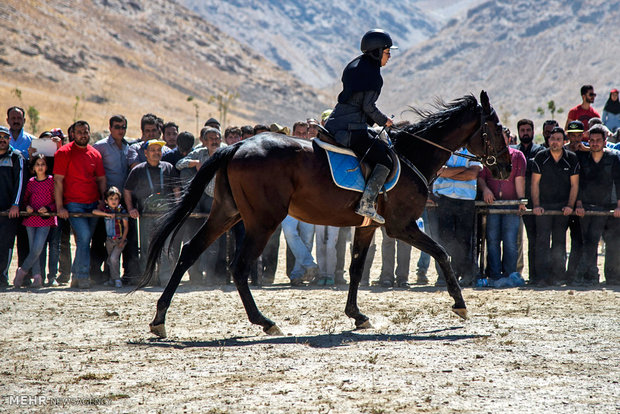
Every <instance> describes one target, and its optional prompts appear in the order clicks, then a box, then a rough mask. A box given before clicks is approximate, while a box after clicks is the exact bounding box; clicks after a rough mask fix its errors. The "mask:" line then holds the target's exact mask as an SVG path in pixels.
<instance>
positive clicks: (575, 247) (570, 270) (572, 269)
mask: <svg viewBox="0 0 620 414" xmlns="http://www.w3.org/2000/svg"><path fill="white" fill-rule="evenodd" d="M583 132H584V127H583V123H582V122H581V121H571V122H569V123H568V129H567V130H566V136H567V137H568V144H567V145H566V149H567V150H569V151H572V152H574V153H575V154H576V155H577V159H579V156H580V154H581V155H588V153H589V151H590V149H589V148H587V147H586V146H585V145H583V141H584V136H583ZM568 230H569V232H570V255H569V256H568V266H567V269H566V280H567V282H569V283H572V282H573V281H574V280H581V279H583V277H584V269H583V268H582V266H581V263H582V261H581V255H582V252H583V234H582V232H581V220H580V217H579V216H577V215H573V216H570V217H569V218H568Z"/></svg>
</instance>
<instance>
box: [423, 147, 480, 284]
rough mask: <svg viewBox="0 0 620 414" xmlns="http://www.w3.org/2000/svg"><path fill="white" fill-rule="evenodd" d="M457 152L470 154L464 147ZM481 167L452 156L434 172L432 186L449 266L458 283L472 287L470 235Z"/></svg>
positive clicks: (473, 278)
mask: <svg viewBox="0 0 620 414" xmlns="http://www.w3.org/2000/svg"><path fill="white" fill-rule="evenodd" d="M459 153H462V154H467V155H472V154H471V153H470V152H469V151H467V150H466V149H462V150H461V151H459ZM481 168H482V166H481V164H480V163H479V162H476V161H471V160H468V159H466V158H463V157H458V156H456V155H452V156H451V157H450V159H449V160H448V162H447V163H446V165H445V166H443V167H442V168H441V169H440V170H439V172H438V173H437V175H438V176H439V178H437V180H436V181H435V184H434V185H433V194H434V196H435V197H436V202H437V208H436V209H435V215H436V217H437V230H438V234H436V235H433V237H437V238H438V239H439V240H438V241H439V243H440V244H441V245H442V246H443V247H444V248H445V249H446V251H447V252H448V254H449V255H450V258H451V263H452V268H453V270H454V272H455V273H456V275H457V276H458V277H459V278H460V280H459V283H460V284H461V286H471V284H472V282H473V281H474V280H475V276H476V273H477V268H476V265H475V261H474V257H473V234H474V216H475V211H476V210H475V209H476V206H475V199H476V184H477V179H478V174H479V173H480V170H481ZM437 273H438V274H439V277H438V279H437V285H444V284H445V279H444V277H443V274H442V273H441V272H440V271H439V269H438V270H437Z"/></svg>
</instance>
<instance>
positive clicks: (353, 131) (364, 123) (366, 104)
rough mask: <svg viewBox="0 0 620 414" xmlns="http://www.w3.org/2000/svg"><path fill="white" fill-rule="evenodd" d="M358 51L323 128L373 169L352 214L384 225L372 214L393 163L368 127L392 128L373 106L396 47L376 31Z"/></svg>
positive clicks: (364, 38) (369, 33) (347, 69)
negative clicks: (384, 72)
mask: <svg viewBox="0 0 620 414" xmlns="http://www.w3.org/2000/svg"><path fill="white" fill-rule="evenodd" d="M360 49H361V51H362V52H363V54H362V55H361V56H358V57H357V58H355V59H353V60H352V61H351V62H350V63H349V64H348V65H347V66H346V67H345V69H344V72H343V74H342V92H340V94H339V95H338V103H337V104H336V107H335V108H334V110H333V112H332V113H331V115H330V116H329V118H328V119H327V122H326V123H325V128H326V129H327V130H328V131H329V132H330V133H331V134H332V135H333V136H334V138H335V139H336V141H338V143H339V144H341V145H343V146H345V147H348V148H350V149H352V150H353V152H355V154H356V155H357V157H358V158H359V159H360V160H362V159H363V160H364V161H365V162H367V163H369V164H370V165H371V166H372V167H374V168H373V170H372V173H371V175H370V178H369V179H368V181H367V182H366V188H365V189H364V193H363V194H362V198H361V200H360V202H359V205H358V206H357V209H356V210H355V212H356V213H357V214H359V215H361V216H364V217H368V218H370V219H372V220H374V221H376V222H377V223H379V224H384V223H385V220H384V219H383V217H381V216H380V215H379V214H378V213H377V211H376V210H375V202H376V200H377V195H378V194H379V191H380V189H381V187H383V184H385V179H386V178H387V176H388V174H389V173H390V167H391V166H392V162H391V160H390V157H389V156H388V154H387V148H386V147H385V145H384V144H383V143H382V142H381V141H380V140H379V139H378V138H375V137H374V136H372V135H370V133H369V129H368V127H369V126H372V125H374V124H377V125H380V126H385V127H391V126H392V125H393V123H392V120H391V119H389V118H388V117H387V116H385V115H384V114H383V113H381V111H379V109H377V106H376V105H375V102H376V101H377V99H378V98H379V94H381V87H382V86H383V78H382V77H381V71H380V69H381V67H382V66H385V65H386V63H387V62H388V60H389V59H390V50H391V49H397V47H396V46H393V45H392V38H391V37H390V35H389V34H387V33H386V32H384V31H383V30H379V29H375V30H370V31H369V32H367V33H366V34H365V35H364V37H362V42H361V46H360Z"/></svg>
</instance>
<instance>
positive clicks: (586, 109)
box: [564, 85, 601, 129]
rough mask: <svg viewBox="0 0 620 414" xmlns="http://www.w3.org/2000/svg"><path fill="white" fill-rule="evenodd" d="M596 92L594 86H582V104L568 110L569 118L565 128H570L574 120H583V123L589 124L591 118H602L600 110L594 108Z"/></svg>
mask: <svg viewBox="0 0 620 414" xmlns="http://www.w3.org/2000/svg"><path fill="white" fill-rule="evenodd" d="M595 98H596V94H595V93H594V86H592V85H583V86H582V87H581V101H582V102H581V104H579V105H577V106H576V107H574V108H572V109H571V110H570V111H568V119H566V125H565V126H564V129H568V124H569V123H571V122H572V121H581V123H582V124H583V125H588V121H589V120H590V118H595V117H596V118H600V117H601V116H600V115H599V113H598V112H596V110H595V109H594V108H592V104H593V103H594V99H595Z"/></svg>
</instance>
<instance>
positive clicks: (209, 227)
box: [136, 91, 511, 337]
mask: <svg viewBox="0 0 620 414" xmlns="http://www.w3.org/2000/svg"><path fill="white" fill-rule="evenodd" d="M436 109H437V112H435V113H431V112H428V111H418V110H414V111H415V112H416V113H417V114H418V115H421V116H422V117H423V119H422V120H421V121H420V122H419V123H417V124H415V125H410V126H408V127H406V128H405V129H404V130H400V131H398V132H396V133H394V134H393V136H392V140H393V142H394V151H395V153H396V154H397V156H398V157H399V158H400V159H401V161H402V162H401V174H400V179H399V181H398V183H397V184H396V186H395V187H394V188H393V189H392V190H390V192H389V194H388V196H387V197H385V196H384V197H379V200H378V205H377V211H378V212H379V214H381V215H382V216H383V217H384V218H385V229H386V233H387V234H388V236H390V237H392V238H396V239H399V240H403V241H405V242H406V243H409V244H410V245H412V246H414V247H416V248H417V249H419V250H422V251H424V252H426V253H428V254H430V255H431V256H432V257H433V258H434V259H435V260H436V261H437V263H439V266H440V267H441V269H442V270H443V273H444V275H445V279H446V285H447V289H448V293H449V294H450V296H451V297H452V298H453V299H454V305H453V307H452V310H453V311H454V312H455V313H456V314H457V315H459V316H460V317H462V318H466V317H467V309H466V306H465V301H464V300H463V296H462V294H461V288H460V286H459V284H458V281H457V278H456V276H455V274H454V272H453V270H452V268H451V266H450V262H449V256H448V254H447V253H446V251H445V250H444V249H443V248H442V247H441V246H440V245H439V244H437V243H436V242H435V241H433V239H431V238H430V237H429V236H427V235H426V234H425V233H423V232H422V231H421V230H420V229H419V228H418V226H417V224H416V219H417V218H418V217H420V215H421V214H422V212H423V210H424V206H425V205H426V199H427V196H428V191H429V188H428V182H429V181H430V180H431V179H432V178H433V177H434V176H435V174H436V173H437V171H438V170H439V168H440V167H441V166H442V165H444V164H445V162H446V161H447V160H448V158H449V157H450V155H451V152H453V151H456V150H458V149H460V148H462V147H466V148H467V149H469V151H470V152H471V153H473V154H475V155H477V156H478V157H479V159H480V161H481V162H482V163H483V164H484V165H485V166H486V167H487V168H489V169H490V171H491V173H492V174H493V176H494V177H496V178H500V179H505V178H508V176H509V174H510V168H511V165H510V155H509V153H508V150H507V148H506V144H505V142H504V138H503V136H502V125H501V123H500V121H499V119H498V117H497V114H496V112H495V110H494V109H493V108H492V107H491V105H490V103H489V98H488V96H487V93H486V92H485V91H482V92H481V94H480V104H478V102H477V100H476V98H475V97H474V96H473V95H467V96H464V97H462V98H460V99H457V100H455V101H453V102H451V103H438V104H437V105H436ZM420 138H421V139H420ZM429 141H430V143H429ZM431 144H434V145H431ZM439 147H443V149H442V148H439ZM416 169H417V172H416V171H415V170H416ZM216 173H217V175H216ZM214 176H215V192H214V200H213V205H212V208H211V214H210V215H209V217H208V219H207V221H206V222H205V223H204V225H203V226H202V227H201V228H200V229H199V230H198V231H197V232H196V234H195V235H194V237H193V238H192V239H191V240H190V241H189V242H188V243H185V244H184V245H183V248H182V250H181V254H180V257H179V260H178V262H177V264H176V267H175V269H174V271H173V273H172V276H171V278H170V281H169V282H168V285H167V286H166V288H165V289H164V292H163V293H162V295H161V297H160V298H159V300H158V301H157V312H156V315H155V318H154V319H153V321H152V322H151V324H150V329H151V332H153V333H154V334H155V335H157V336H160V337H165V336H166V330H165V317H166V312H167V310H168V307H169V306H170V302H171V299H172V296H173V295H174V292H175V291H176V289H177V287H178V285H179V282H180V281H181V278H182V276H183V274H184V273H185V271H186V270H187V269H188V268H189V267H190V266H191V265H192V264H193V263H194V261H196V259H197V258H198V257H199V256H200V254H201V253H202V252H203V251H204V250H205V249H206V248H207V247H208V246H209V245H211V243H213V242H214V241H215V240H217V239H218V238H219V237H220V236H221V235H222V234H223V233H224V232H226V231H227V230H229V229H230V228H231V227H232V226H234V225H235V224H236V223H238V222H239V221H240V220H243V224H244V226H245V238H244V240H243V242H242V245H241V248H240V249H239V251H237V253H236V257H235V259H234V261H233V263H232V269H233V270H232V273H233V279H234V283H235V285H236V287H237V291H238V292H239V295H240V297H241V301H242V302H243V306H244V307H245V311H246V313H247V315H248V319H249V320H250V322H251V323H253V324H257V325H260V326H262V328H263V331H264V332H266V333H267V334H269V335H281V334H282V332H281V331H280V329H279V328H278V326H277V325H276V324H275V323H274V322H272V321H271V320H269V319H268V318H266V317H265V316H264V315H263V314H262V313H261V312H260V311H259V310H258V307H257V306H256V303H255V302H254V298H253V297H252V293H251V291H250V289H249V287H248V274H249V271H250V264H251V263H252V262H253V261H254V260H256V259H257V258H258V256H259V255H260V254H261V252H262V251H263V248H264V247H265V244H266V243H267V241H268V240H269V238H270V236H271V234H272V233H273V232H274V231H275V229H276V228H277V226H278V225H279V224H280V222H282V220H284V218H285V217H286V215H287V214H289V215H291V216H293V217H295V218H297V219H299V220H302V221H305V222H308V223H313V224H322V225H330V226H338V227H343V226H346V227H350V226H354V227H356V229H355V237H354V240H353V245H352V260H351V265H350V268H349V274H350V283H349V294H348V297H347V303H346V307H345V314H346V315H347V316H349V317H350V318H353V319H354V320H355V326H356V328H358V329H362V328H369V327H371V324H370V322H369V319H368V317H367V316H365V315H364V314H362V313H361V312H360V310H359V308H358V305H357V292H358V286H359V283H360V280H361V276H362V270H363V265H364V261H365V259H366V253H367V252H368V247H369V245H370V243H371V241H372V237H373V234H374V232H375V230H376V229H377V228H378V224H377V223H374V224H371V225H370V226H367V227H360V226H361V225H362V221H363V218H362V217H361V216H359V215H357V214H356V213H355V212H354V209H355V207H356V205H357V203H358V201H359V198H360V194H359V193H357V192H354V191H348V190H344V189H341V188H339V187H337V186H336V185H335V184H334V183H333V181H332V178H331V174H330V169H329V166H328V165H327V157H326V154H325V153H324V151H323V150H322V149H318V150H317V151H314V150H313V145H312V143H311V141H308V140H302V139H296V138H293V137H287V136H284V135H281V134H272V133H263V134H260V135H258V136H255V137H253V138H250V139H247V140H244V141H241V142H238V143H236V144H234V145H231V146H228V147H224V148H221V149H219V150H218V151H216V152H215V153H214V154H213V156H212V157H211V158H209V160H208V161H207V162H206V163H205V164H204V165H203V166H202V167H201V168H200V170H199V171H198V173H197V174H196V176H195V177H194V178H193V179H192V181H191V182H190V184H189V186H188V188H187V189H186V190H185V192H184V195H183V196H182V198H181V199H180V201H178V203H177V204H176V205H175V206H174V207H173V208H172V209H171V211H169V212H168V213H167V214H166V215H164V216H163V217H162V219H161V225H160V226H159V228H158V230H157V231H156V232H155V234H154V236H153V238H152V239H151V244H150V248H149V253H148V259H147V265H146V270H145V272H144V274H143V276H142V278H141V279H140V282H139V284H138V286H137V287H136V290H137V289H140V288H142V287H145V286H147V285H148V284H149V283H150V281H151V279H152V278H153V274H154V270H155V266H156V263H157V260H158V258H159V255H160V254H161V251H162V249H163V248H164V245H165V241H166V239H167V238H168V237H170V236H171V235H172V237H174V236H175V235H176V232H177V231H178V230H179V228H180V227H181V225H182V224H183V222H184V221H185V219H187V217H188V216H189V214H190V213H191V212H192V210H193V209H194V207H195V206H196V205H197V203H198V200H199V199H200V197H201V195H202V193H203V190H204V188H205V186H206V185H207V184H208V183H209V182H210V181H211V179H213V177H214Z"/></svg>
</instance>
